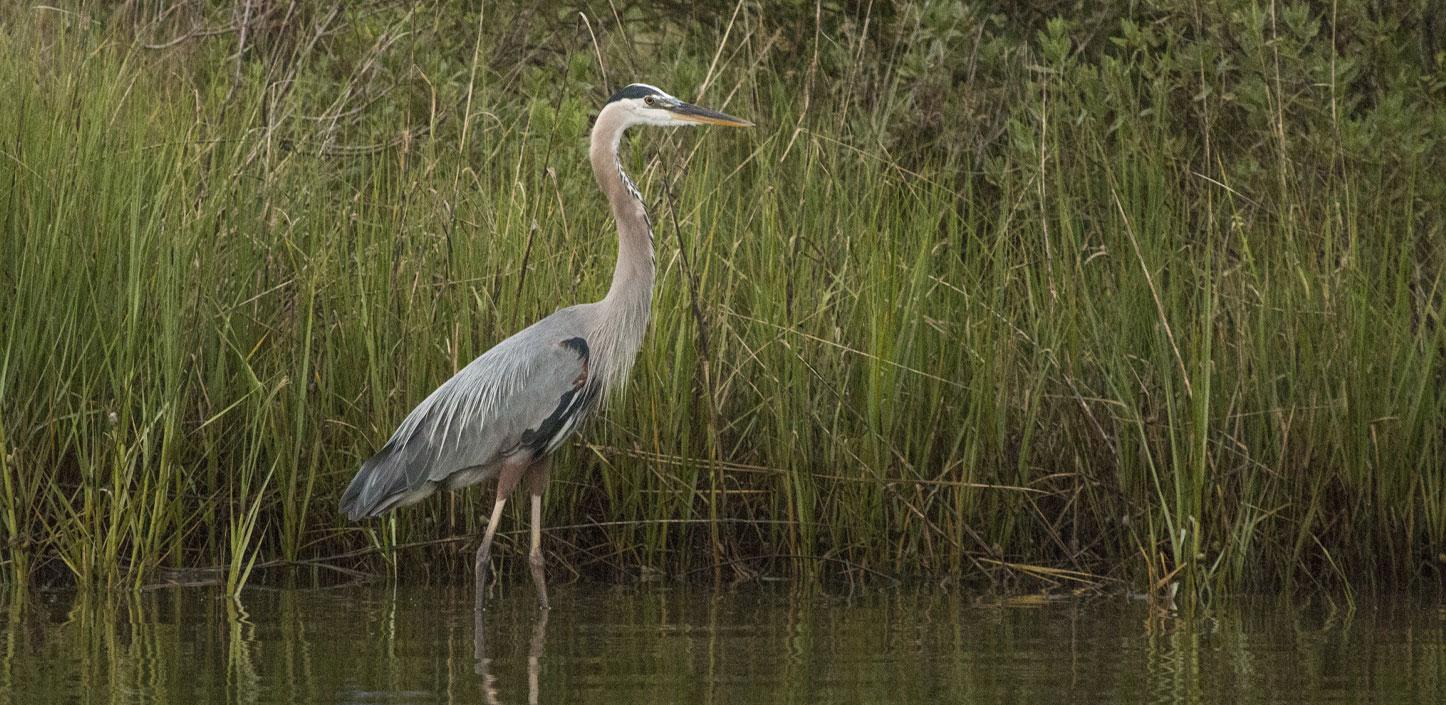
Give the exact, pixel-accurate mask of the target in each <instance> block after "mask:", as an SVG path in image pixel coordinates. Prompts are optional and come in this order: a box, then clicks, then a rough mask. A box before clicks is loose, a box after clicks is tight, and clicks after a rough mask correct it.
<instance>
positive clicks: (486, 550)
mask: <svg viewBox="0 0 1446 705" xmlns="http://www.w3.org/2000/svg"><path fill="white" fill-rule="evenodd" d="M527 465H528V462H526V461H520V460H505V461H503V463H502V472H501V474H499V475H498V476H497V502H496V503H495V504H493V505H492V518H491V519H489V520H488V521H487V531H486V532H484V533H483V534H482V545H481V546H478V547H477V564H476V565H475V566H474V567H473V570H474V571H475V573H476V580H477V609H479V610H480V609H482V595H483V594H484V593H485V592H486V590H487V558H488V556H489V555H490V554H491V553H492V539H493V537H495V536H496V535H497V525H498V524H500V523H501V522H502V508H503V507H504V506H506V505H507V498H508V497H509V496H510V495H511V494H512V490H513V489H516V487H517V481H518V480H520V479H522V471H523V470H525V469H527Z"/></svg>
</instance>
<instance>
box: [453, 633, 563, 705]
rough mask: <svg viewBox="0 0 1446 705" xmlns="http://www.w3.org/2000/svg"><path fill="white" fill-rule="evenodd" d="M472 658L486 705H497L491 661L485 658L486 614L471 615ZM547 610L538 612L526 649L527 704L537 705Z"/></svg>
mask: <svg viewBox="0 0 1446 705" xmlns="http://www.w3.org/2000/svg"><path fill="white" fill-rule="evenodd" d="M473 614H474V616H473V625H472V626H473V629H474V632H473V636H472V650H473V656H474V658H476V659H477V667H476V669H475V670H476V672H477V675H479V676H481V677H482V693H483V695H484V697H486V699H487V705H499V703H500V702H501V701H500V700H499V699H498V697H497V681H496V678H495V677H494V676H493V675H492V673H491V665H492V659H490V658H488V657H487V627H486V625H485V624H484V623H483V618H484V615H486V612H483V611H482V610H477V611H476V612H474V613H473ZM547 615H548V611H547V610H538V612H537V623H536V624H534V625H533V626H532V642H531V644H530V645H529V646H528V649H527V703H528V705H537V691H538V674H539V673H540V672H541V671H542V649H543V646H544V644H545V643H546V641H547Z"/></svg>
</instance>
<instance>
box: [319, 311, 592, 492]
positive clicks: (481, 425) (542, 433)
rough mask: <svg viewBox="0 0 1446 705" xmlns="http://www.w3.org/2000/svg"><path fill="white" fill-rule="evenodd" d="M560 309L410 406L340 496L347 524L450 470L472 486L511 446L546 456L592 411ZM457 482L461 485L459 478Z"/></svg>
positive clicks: (571, 324)
mask: <svg viewBox="0 0 1446 705" xmlns="http://www.w3.org/2000/svg"><path fill="white" fill-rule="evenodd" d="M575 318H576V316H575V314H574V313H573V312H572V310H571V309H563V310H562V311H558V312H557V313H554V314H553V315H552V316H549V317H547V318H544V319H543V320H541V321H539V322H537V323H536V324H534V325H532V326H530V327H528V328H526V329H524V330H523V331H521V332H519V333H517V334H516V335H514V336H512V337H510V338H508V339H507V340H504V341H502V342H501V343H498V344H497V346H496V347H494V348H492V349H491V350H488V351H487V352H485V353H483V354H482V355H481V356H480V357H478V358H477V359H475V360H473V361H472V362H471V363H470V364H468V365H467V366H466V367H464V368H462V370H461V371H459V372H458V373H457V374H456V375H453V377H452V378H451V379H449V380H447V381H446V382H444V383H443V384H442V386H440V387H438V388H437V390H436V391H434V392H432V394H431V395H429V396H428V397H427V398H426V399H424V400H423V401H422V403H420V404H418V405H417V407H416V408H415V409H413V410H412V412H411V413H410V414H408V415H407V418H406V420H404V421H402V424H401V426H400V427H398V428H397V430H396V433H393V434H392V437H391V439H390V440H388V441H387V444H386V445H385V446H384V447H383V448H382V449H381V450H380V451H378V452H377V454H376V455H374V456H372V457H371V458H369V459H367V460H366V462H364V463H363V464H362V467H361V470H360V471H359V472H358V473H357V476H356V477H355V478H354V479H353V480H352V483H351V485H350V486H348V487H347V490H346V493H345V494H343V495H342V511H344V512H346V513H347V514H348V515H349V516H350V517H351V518H352V519H357V518H360V517H363V516H375V515H377V514H380V513H382V512H385V511H387V510H388V509H391V508H393V507H396V506H399V505H402V504H410V503H411V502H413V501H417V500H419V499H421V498H422V497H425V496H426V495H428V494H431V492H432V491H433V490H435V488H436V486H437V485H438V484H440V483H443V482H447V481H448V480H449V478H452V477H453V476H454V475H455V474H456V473H459V472H462V471H466V470H478V471H480V472H478V474H477V475H476V477H475V478H474V479H472V480H471V481H472V482H475V481H477V480H480V479H483V478H484V477H485V474H484V473H485V469H486V468H487V466H490V465H493V464H494V463H496V462H497V461H499V460H501V459H502V458H504V457H506V456H507V455H509V454H511V453H513V452H516V451H517V450H519V449H523V448H527V449H529V450H531V451H532V452H534V453H538V454H541V453H545V452H550V451H552V450H554V449H555V448H556V447H557V445H558V444H560V443H561V441H562V440H563V438H565V437H566V436H567V435H568V434H570V433H571V432H572V431H573V430H575V429H576V426H577V422H578V421H579V420H580V419H581V417H582V416H583V415H585V413H586V412H587V410H588V409H589V408H590V406H591V401H592V398H593V397H595V395H594V394H592V393H590V391H589V389H590V388H591V387H592V386H593V385H590V384H588V382H589V380H588V376H589V375H588V346H587V342H586V340H585V339H584V338H583V337H582V336H581V335H580V330H581V326H579V325H577V321H576V320H575ZM459 484H467V483H466V482H461V483H459Z"/></svg>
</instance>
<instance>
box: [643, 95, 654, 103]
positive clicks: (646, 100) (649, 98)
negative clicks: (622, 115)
mask: <svg viewBox="0 0 1446 705" xmlns="http://www.w3.org/2000/svg"><path fill="white" fill-rule="evenodd" d="M643 103H644V104H646V105H652V104H653V97H652V96H644V97H643Z"/></svg>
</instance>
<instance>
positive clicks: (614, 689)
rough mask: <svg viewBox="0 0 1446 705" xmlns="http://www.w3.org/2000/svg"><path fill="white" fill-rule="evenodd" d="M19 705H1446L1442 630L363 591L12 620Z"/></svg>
mask: <svg viewBox="0 0 1446 705" xmlns="http://www.w3.org/2000/svg"><path fill="white" fill-rule="evenodd" d="M0 603H3V604H0V607H3V609H0V700H3V701H5V702H13V703H44V702H73V703H211V702H214V703H271V702H286V703H432V702H446V703H454V702H455V703H492V702H501V703H527V702H541V703H741V704H744V705H746V704H749V703H792V702H799V703H940V702H959V703H1049V702H1067V703H1176V702H1216V703H1274V702H1291V703H1432V704H1440V703H1446V607H1443V606H1442V605H1441V604H1439V602H1429V603H1426V604H1423V603H1421V602H1420V601H1416V602H1414V603H1412V602H1409V601H1383V602H1380V603H1377V604H1373V605H1369V606H1364V607H1361V608H1360V609H1357V610H1356V611H1355V612H1354V613H1350V614H1347V613H1342V612H1336V611H1332V610H1329V609H1325V608H1288V607H1283V606H1281V605H1279V604H1256V603H1252V604H1248V605H1241V606H1233V607H1229V608H1224V609H1218V610H1216V611H1215V612H1214V613H1213V615H1212V616H1210V617H1208V618H1199V619H1195V620H1189V621H1187V620H1184V619H1181V618H1179V617H1173V616H1170V615H1167V614H1159V613H1155V612H1152V611H1151V610H1150V609H1149V608H1148V607H1146V606H1145V605H1144V604H1142V603H1138V602H1133V601H1128V600H1124V599H1094V600H1090V601H1082V602H1060V603H1049V604H1036V603H1032V602H1030V601H1029V600H1016V601H1013V602H1011V603H1004V604H1002V603H999V602H983V603H981V602H977V601H975V600H972V599H970V598H965V597H960V596H957V595H944V594H934V593H919V592H906V593H897V592H892V593H873V594H869V595H865V596H862V597H858V596H856V597H853V598H845V597H831V596H825V595H818V594H800V593H797V592H790V591H789V590H787V589H784V588H779V589H776V590H768V589H761V588H760V589H749V590H741V591H728V592H721V593H717V592H707V591H699V590H692V589H682V588H674V589H648V590H637V589H600V588H579V587H572V588H568V587H557V588H555V589H554V595H553V605H554V608H553V610H552V611H551V612H550V613H548V614H547V615H546V619H545V620H540V613H539V611H538V610H537V609H536V607H535V605H534V602H533V599H532V593H531V589H530V587H527V586H519V587H518V588H515V589H511V590H507V591H504V593H503V594H501V595H498V596H496V597H494V598H493V600H492V602H491V606H490V608H489V609H488V611H487V612H486V613H485V617H484V631H483V635H484V639H483V644H482V647H483V652H484V653H483V655H482V656H481V657H480V658H479V656H478V654H477V653H476V649H477V645H476V642H475V640H474V636H475V635H474V620H473V613H472V610H471V601H470V598H469V594H468V592H467V591H466V590H465V589H438V588H415V587H403V588H395V589H390V588H386V587H375V586H373V587H353V588H336V589H328V590H311V591H264V590H253V591H248V592H247V593H246V594H245V595H244V597H243V598H242V599H241V600H240V601H232V600H229V599H226V598H224V597H222V596H221V595H219V594H218V593H217V592H215V591H211V590H202V589H190V590H167V591H157V592H151V593H143V594H141V595H135V596H130V595H125V596H117V595H106V596H101V597H97V596H85V595H49V594H37V593H30V594H28V595H25V596H19V595H13V594H12V595H11V596H9V597H8V598H3V599H0Z"/></svg>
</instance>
